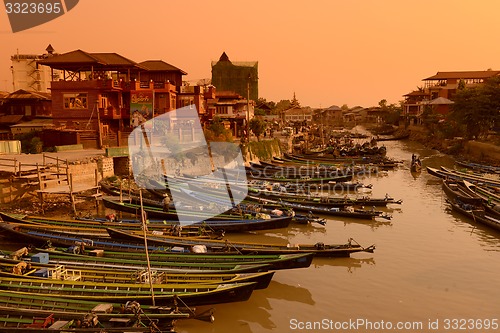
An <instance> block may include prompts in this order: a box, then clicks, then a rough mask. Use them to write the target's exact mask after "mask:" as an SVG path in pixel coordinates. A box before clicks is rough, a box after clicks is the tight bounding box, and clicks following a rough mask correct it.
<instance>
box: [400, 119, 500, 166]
mask: <svg viewBox="0 0 500 333" xmlns="http://www.w3.org/2000/svg"><path fill="white" fill-rule="evenodd" d="M398 131H399V130H398ZM400 131H409V132H410V137H409V140H411V141H416V142H419V143H421V144H423V145H424V146H425V147H427V148H430V149H436V150H438V151H440V152H442V153H444V154H448V155H451V156H453V157H454V158H456V159H457V160H465V161H470V162H474V163H480V164H488V165H494V166H500V147H499V145H498V144H497V143H496V142H495V139H491V140H490V141H487V142H480V141H475V140H467V139H465V138H454V139H442V138H439V137H437V136H436V135H432V134H431V133H430V132H429V131H428V130H427V129H425V128H423V127H422V126H410V127H408V128H407V129H404V130H403V129H402V130H400ZM397 133H398V132H396V134H397ZM396 134H395V135H396Z"/></svg>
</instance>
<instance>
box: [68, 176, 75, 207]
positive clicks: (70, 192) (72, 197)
mask: <svg viewBox="0 0 500 333" xmlns="http://www.w3.org/2000/svg"><path fill="white" fill-rule="evenodd" d="M69 198H70V200H71V207H72V208H73V214H75V216H76V204H75V197H74V196H73V174H72V173H70V174H69Z"/></svg>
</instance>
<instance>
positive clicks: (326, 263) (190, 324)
mask: <svg viewBox="0 0 500 333" xmlns="http://www.w3.org/2000/svg"><path fill="white" fill-rule="evenodd" d="M386 146H387V147H388V155H389V156H390V157H394V158H396V159H399V160H405V161H407V162H405V163H404V165H403V166H401V167H400V168H399V169H397V170H395V171H389V173H388V175H387V176H382V177H373V178H369V179H364V180H363V181H364V182H365V183H372V184H373V191H372V195H373V196H374V197H381V196H382V197H383V196H384V195H385V194H386V193H388V194H390V195H391V196H393V197H395V198H396V199H403V204H402V205H392V206H391V207H389V209H388V210H389V211H391V213H392V215H393V219H392V222H391V223H390V224H371V223H360V222H356V221H352V220H350V221H347V220H341V219H336V220H328V223H327V226H326V227H324V228H323V227H312V226H294V227H291V228H289V229H287V230H279V231H275V232H265V233H259V234H257V235H251V236H240V237H238V238H240V239H242V238H243V239H247V240H252V241H259V240H262V241H266V242H269V241H281V242H284V243H286V242H290V243H316V242H324V243H343V242H345V241H347V239H348V238H349V237H353V238H354V239H355V240H356V241H358V242H359V243H360V244H362V245H370V244H376V245H377V249H376V251H375V253H373V254H368V253H358V254H354V255H353V256H352V257H351V258H346V259H315V260H314V262H313V265H312V266H311V267H309V268H307V269H297V270H288V271H278V272H276V274H275V276H274V279H273V281H272V283H271V285H270V286H269V288H268V289H266V290H257V291H255V292H254V293H253V295H252V297H251V298H250V300H248V301H246V302H241V303H232V304H221V305H217V306H215V308H216V312H215V318H216V319H215V323H213V324H208V323H202V322H199V321H195V320H189V321H182V322H179V323H178V331H179V332H183V333H187V332H271V331H272V332H294V331H299V332H454V331H456V332H459V331H461V332H495V331H496V332H499V331H500V328H497V329H496V330H493V329H491V328H490V329H489V330H487V329H484V328H483V329H476V330H473V329H469V328H468V327H467V325H469V324H470V323H469V322H467V323H465V324H464V322H460V321H458V322H457V321H456V322H453V321H450V322H448V321H447V319H458V320H460V319H464V320H466V319H481V320H483V319H496V321H498V320H500V297H499V295H500V233H499V232H496V231H495V230H492V229H488V228H486V227H481V226H476V228H473V224H471V223H472V222H470V221H469V220H467V219H466V218H463V217H461V216H459V215H456V214H452V213H451V212H450V211H449V209H448V208H447V205H446V203H445V197H444V194H443V192H442V190H441V186H440V183H439V182H438V181H437V179H436V178H434V177H433V176H431V175H428V174H427V172H426V171H425V170H424V171H423V172H422V173H421V174H420V175H417V176H415V177H414V176H412V174H411V173H410V171H409V160H410V159H411V154H412V153H416V154H417V155H420V156H421V157H422V158H423V165H424V167H425V166H432V167H439V166H440V165H447V166H452V165H453V161H452V160H451V159H450V158H449V157H447V156H444V155H442V154H440V153H438V152H436V151H431V150H426V149H423V148H422V147H421V146H420V145H418V144H415V143H409V142H387V143H386ZM390 208H393V209H390ZM202 309H204V308H200V310H202ZM358 319H360V320H361V319H364V320H366V321H369V322H371V323H372V327H371V328H370V327H368V326H367V325H359V326H357V327H353V326H350V327H349V326H344V329H341V328H340V329H336V328H335V323H333V324H331V325H332V326H330V322H329V321H330V320H332V321H334V322H341V323H342V322H349V320H351V321H356V320H358ZM436 320H438V322H437V325H438V326H436ZM381 321H384V324H385V325H386V326H380V325H381V324H380V322H381ZM429 321H431V322H433V323H434V326H432V328H429ZM306 322H322V323H324V324H327V325H326V326H323V329H321V327H316V329H313V327H312V328H310V329H307V327H303V326H301V325H306V324H307V323H306ZM387 322H391V323H392V324H393V325H394V326H393V329H392V330H391V329H388V328H387V325H388V324H386V323H387ZM397 322H411V323H409V324H407V325H409V326H406V327H407V329H396V323H397ZM414 322H415V323H414ZM419 323H422V326H419ZM484 323H485V324H487V322H486V321H485V322H484ZM447 324H449V325H450V327H449V329H446V328H447ZM497 324H498V323H497ZM311 325H312V323H311ZM337 325H339V324H337ZM344 325H347V323H345V324H344ZM377 325H379V326H377ZM415 325H416V326H415ZM453 325H455V326H453ZM464 325H465V326H464ZM475 325H476V324H475ZM377 327H378V329H377ZM470 327H472V328H474V327H477V326H473V325H471V326H470ZM301 328H303V329H301ZM337 328H339V327H337ZM434 328H437V329H434ZM453 328H456V329H453ZM459 328H463V329H459Z"/></svg>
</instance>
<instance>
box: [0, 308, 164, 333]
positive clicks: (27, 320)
mask: <svg viewBox="0 0 500 333" xmlns="http://www.w3.org/2000/svg"><path fill="white" fill-rule="evenodd" d="M66 317H68V316H67V315H65V314H62V315H60V314H54V313H48V312H40V311H34V310H25V309H12V308H2V307H0V332H8V333H14V332H15V333H30V332H36V333H39V332H54V333H69V332H75V333H77V332H80V333H102V332H107V333H113V332H116V333H123V332H127V333H128V332H130V333H132V332H143V333H150V332H152V331H153V332H154V331H155V330H156V331H158V330H161V332H170V331H171V330H172V329H173V323H172V324H170V325H169V326H166V327H162V325H159V324H158V322H157V321H158V319H153V320H149V319H148V318H147V317H145V318H144V321H142V320H137V315H135V314H129V315H127V316H118V315H116V317H115V318H111V320H109V321H104V320H103V321H101V320H99V316H97V315H96V314H86V315H85V314H82V315H81V316H79V317H78V318H74V319H70V320H66ZM69 317H71V316H69ZM73 317H75V316H73ZM103 317H104V319H106V318H105V317H106V316H103ZM169 321H170V322H172V320H169ZM116 322H121V323H122V324H121V325H120V324H116ZM148 322H149V324H147V323H148ZM90 325H93V326H90Z"/></svg>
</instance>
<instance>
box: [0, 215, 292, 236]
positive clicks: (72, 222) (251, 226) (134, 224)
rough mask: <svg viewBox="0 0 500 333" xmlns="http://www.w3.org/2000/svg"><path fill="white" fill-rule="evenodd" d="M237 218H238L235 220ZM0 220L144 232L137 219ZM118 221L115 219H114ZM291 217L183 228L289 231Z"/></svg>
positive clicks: (158, 223)
mask: <svg viewBox="0 0 500 333" xmlns="http://www.w3.org/2000/svg"><path fill="white" fill-rule="evenodd" d="M234 217H236V216H234ZM0 218H1V219H3V220H4V221H6V222H16V223H44V224H51V225H59V226H75V227H86V228H90V227H96V228H99V227H111V228H119V229H130V230H137V229H140V228H141V223H140V221H139V220H134V219H121V220H120V221H115V222H112V221H109V219H106V218H90V217H89V218H83V217H80V218H77V219H63V218H48V217H43V216H29V215H24V214H13V213H5V212H0ZM115 219H116V217H115ZM291 219H292V218H291V217H288V216H283V217H281V218H273V219H234V220H229V219H228V220H206V221H203V222H196V223H193V224H190V225H183V226H182V230H186V231H191V232H192V233H196V234H198V233H199V232H200V231H202V232H203V231H204V230H211V231H213V232H246V231H257V230H269V229H280V228H286V227H288V226H289V225H290V222H291ZM147 222H148V223H147V226H148V230H151V231H154V230H157V231H161V232H168V231H169V230H172V231H173V229H174V228H175V226H179V222H174V221H166V220H153V219H148V221H147Z"/></svg>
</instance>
